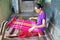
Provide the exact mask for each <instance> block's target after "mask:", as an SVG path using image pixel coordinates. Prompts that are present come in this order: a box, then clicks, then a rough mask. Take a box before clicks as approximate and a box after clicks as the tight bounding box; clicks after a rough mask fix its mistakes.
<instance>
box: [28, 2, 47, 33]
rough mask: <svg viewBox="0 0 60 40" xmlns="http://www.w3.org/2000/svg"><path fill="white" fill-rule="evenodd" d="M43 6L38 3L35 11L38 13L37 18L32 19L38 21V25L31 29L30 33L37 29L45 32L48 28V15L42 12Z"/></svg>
mask: <svg viewBox="0 0 60 40" xmlns="http://www.w3.org/2000/svg"><path fill="white" fill-rule="evenodd" d="M42 8H43V6H42V5H41V4H39V3H36V6H35V11H36V12H37V13H38V16H37V17H31V18H29V19H30V20H31V19H37V24H36V25H34V26H33V27H32V28H30V29H29V32H32V31H33V30H34V29H35V28H38V29H39V30H41V31H42V32H44V30H45V27H46V13H45V12H44V11H43V10H42Z"/></svg>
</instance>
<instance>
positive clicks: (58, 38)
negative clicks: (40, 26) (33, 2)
mask: <svg viewBox="0 0 60 40" xmlns="http://www.w3.org/2000/svg"><path fill="white" fill-rule="evenodd" d="M45 8H46V9H45V11H46V13H47V18H51V17H54V20H53V18H52V19H51V20H53V21H54V23H52V26H53V27H52V26H50V27H52V28H54V29H53V32H52V35H53V37H54V40H60V0H52V4H51V5H50V4H46V5H45Z"/></svg>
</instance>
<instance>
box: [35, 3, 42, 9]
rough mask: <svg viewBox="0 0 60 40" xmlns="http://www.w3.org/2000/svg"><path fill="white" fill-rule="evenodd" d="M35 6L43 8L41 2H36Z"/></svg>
mask: <svg viewBox="0 0 60 40" xmlns="http://www.w3.org/2000/svg"><path fill="white" fill-rule="evenodd" d="M35 7H37V8H38V9H39V8H43V6H42V5H41V4H39V3H36V4H35Z"/></svg>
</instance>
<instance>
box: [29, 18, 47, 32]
mask: <svg viewBox="0 0 60 40" xmlns="http://www.w3.org/2000/svg"><path fill="white" fill-rule="evenodd" d="M44 27H46V20H45V19H43V20H42V25H39V26H37V25H35V26H33V27H32V28H30V29H29V32H31V31H33V30H34V29H35V28H44Z"/></svg>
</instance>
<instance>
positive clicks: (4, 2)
mask: <svg viewBox="0 0 60 40" xmlns="http://www.w3.org/2000/svg"><path fill="white" fill-rule="evenodd" d="M10 13H11V12H10V0H0V24H1V22H2V21H3V20H6V19H8V17H9V15H10Z"/></svg>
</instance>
